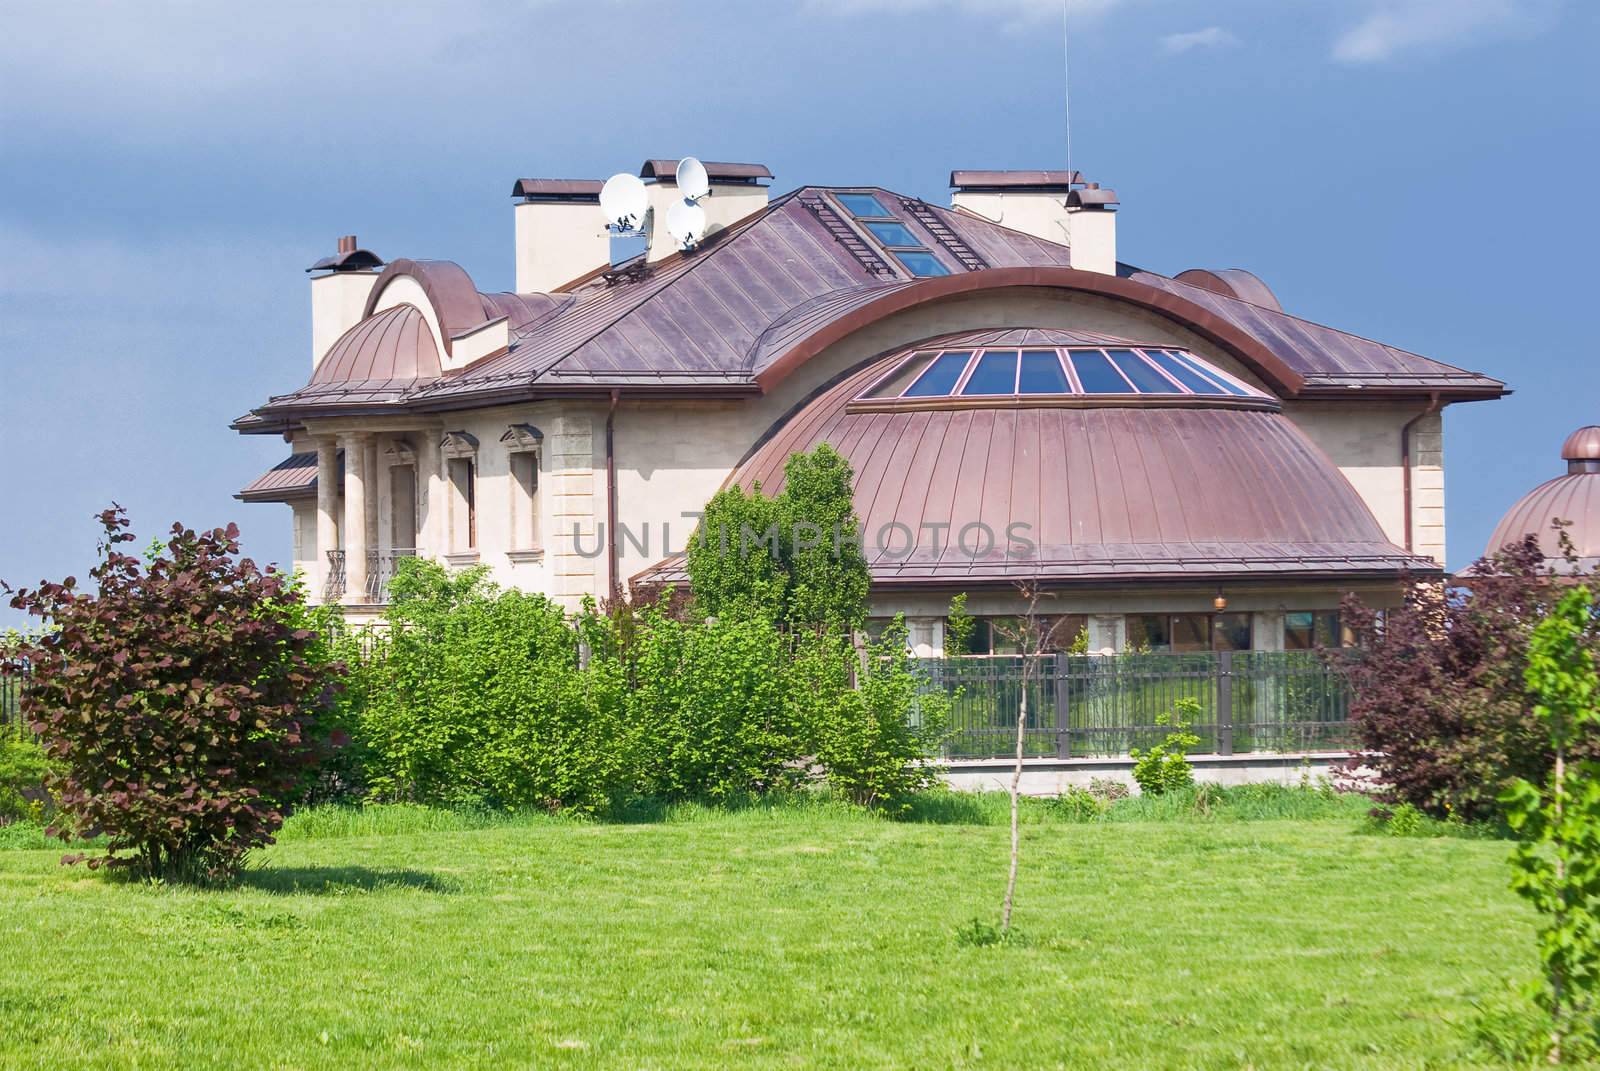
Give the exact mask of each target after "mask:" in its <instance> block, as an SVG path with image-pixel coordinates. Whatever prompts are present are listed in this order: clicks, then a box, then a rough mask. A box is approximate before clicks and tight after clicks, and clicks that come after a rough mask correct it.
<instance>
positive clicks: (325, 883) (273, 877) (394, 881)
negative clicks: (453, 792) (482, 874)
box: [238, 866, 460, 896]
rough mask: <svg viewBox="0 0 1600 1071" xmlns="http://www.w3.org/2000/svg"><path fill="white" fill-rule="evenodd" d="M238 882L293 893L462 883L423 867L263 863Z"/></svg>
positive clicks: (427, 888)
mask: <svg viewBox="0 0 1600 1071" xmlns="http://www.w3.org/2000/svg"><path fill="white" fill-rule="evenodd" d="M238 883H239V885H240V886H242V887H244V888H250V889H260V890H261V891H262V892H269V893H280V894H283V895H293V896H347V895H350V894H352V893H370V892H383V891H385V890H389V889H419V890H421V891H423V892H432V893H453V892H458V891H459V890H460V886H459V885H458V884H457V883H456V882H455V881H453V880H451V879H449V878H441V877H439V876H438V875H436V874H429V873H427V872H426V871H423V870H405V869H393V870H375V869H373V868H371V867H364V866H264V867H254V868H251V869H249V870H246V871H245V872H244V873H243V874H240V875H239V882H238Z"/></svg>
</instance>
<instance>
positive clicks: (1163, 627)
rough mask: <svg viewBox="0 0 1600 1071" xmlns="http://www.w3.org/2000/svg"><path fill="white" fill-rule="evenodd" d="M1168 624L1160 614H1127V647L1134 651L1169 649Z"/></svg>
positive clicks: (1170, 643) (1169, 634) (1170, 644)
mask: <svg viewBox="0 0 1600 1071" xmlns="http://www.w3.org/2000/svg"><path fill="white" fill-rule="evenodd" d="M1170 624H1171V622H1169V621H1168V620H1167V618H1166V617H1164V616H1163V615H1161V614H1129V615H1128V619H1127V628H1128V636H1127V649H1128V650H1130V651H1135V652H1142V651H1166V650H1170V649H1171V647H1172V634H1171V631H1170V627H1169V626H1170Z"/></svg>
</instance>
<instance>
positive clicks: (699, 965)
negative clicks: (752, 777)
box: [0, 807, 1533, 1069]
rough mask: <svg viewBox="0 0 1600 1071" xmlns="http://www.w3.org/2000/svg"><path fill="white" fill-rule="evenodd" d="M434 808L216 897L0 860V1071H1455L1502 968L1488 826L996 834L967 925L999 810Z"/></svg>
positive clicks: (36, 857) (1515, 972)
mask: <svg viewBox="0 0 1600 1071" xmlns="http://www.w3.org/2000/svg"><path fill="white" fill-rule="evenodd" d="M952 812H953V817H956V818H961V817H966V818H967V819H974V818H980V817H983V816H985V815H990V816H992V815H993V814H995V813H997V812H996V810H995V808H993V807H988V808H976V809H972V810H970V811H968V810H963V809H961V808H954V809H952ZM452 822H453V820H450V819H448V818H447V819H444V820H436V819H432V818H429V817H428V816H427V815H420V816H416V815H413V816H412V817H410V818H406V816H404V815H402V816H400V817H399V818H391V817H386V816H383V815H378V816H376V817H370V818H356V819H352V818H350V817H348V816H344V815H339V814H328V813H324V814H322V815H316V814H312V815H309V816H303V817H302V818H300V819H297V824H296V825H295V826H294V827H292V828H291V830H290V831H289V833H290V836H288V837H286V838H285V841H284V843H282V844H280V845H278V846H276V847H274V848H273V849H271V850H270V851H268V852H266V853H264V854H263V855H262V856H261V857H260V859H259V860H258V861H257V865H258V867H259V869H258V870H256V871H254V872H253V873H252V875H251V876H250V878H249V879H248V881H247V882H246V884H245V885H244V886H243V887H241V888H237V889H230V890H226V891H216V892H203V891H192V890H183V889H163V888H151V887H141V886H134V885H127V884H120V883H117V882H113V881H108V880H106V879H105V878H103V877H100V876H97V875H94V874H91V873H89V872H87V871H85V870H83V869H82V868H73V869H64V868H62V867H59V866H58V865H57V864H56V858H57V855H58V854H59V852H55V851H49V852H46V851H8V852H0V1067H5V1068H41V1067H106V1068H113V1067H114V1068H123V1067H140V1068H167V1067H171V1068H211V1067H218V1068H301V1067H305V1068H313V1067H314V1068H341V1069H342V1068H376V1067H437V1068H458V1067H466V1068H506V1067H538V1068H544V1067H557V1068H559V1067H607V1068H610V1067H619V1068H705V1067H720V1066H729V1067H734V1066H737V1067H838V1068H880V1067H881V1068H923V1067H927V1068H942V1067H984V1068H1006V1069H1011V1068H1031V1067H1043V1068H1050V1067H1094V1068H1101V1067H1106V1068H1113V1067H1114V1068H1127V1067H1219V1068H1220V1067H1226V1068H1236V1067H1258V1068H1262V1067H1296V1068H1298V1067H1363V1068H1365V1067H1440V1066H1457V1065H1465V1064H1470V1063H1472V1062H1473V1060H1474V1059H1476V1058H1478V1055H1479V1054H1475V1052H1474V1049H1473V1047H1472V1046H1473V1042H1472V1029H1471V1025H1472V1023H1473V1021H1474V1015H1475V1013H1474V1008H1473V1001H1474V1000H1478V999H1489V1000H1491V1001H1492V1000H1497V999H1501V998H1502V996H1503V994H1504V992H1505V988H1504V986H1505V979H1506V978H1507V977H1513V978H1515V979H1517V980H1519V981H1520V980H1522V979H1524V978H1526V977H1527V976H1528V975H1529V974H1530V973H1531V971H1532V969H1533V950H1532V944H1531V938H1530V933H1531V929H1530V916H1529V914H1528V913H1527V912H1526V911H1525V910H1524V909H1523V908H1522V907H1521V906H1520V905H1519V904H1518V903H1517V902H1516V901H1515V900H1514V898H1513V896H1512V894H1511V893H1510V892H1508V891H1507V889H1506V867H1505V862H1504V860H1505V855H1506V846H1505V844H1503V843H1500V842H1495V841H1491V840H1469V839H1459V838H1443V839H1431V840H1429V839H1395V838H1389V837H1383V836H1375V835H1371V834H1365V833H1362V832H1360V831H1359V829H1358V823H1357V822H1356V821H1355V820H1354V819H1351V818H1349V817H1344V818H1334V819H1325V820H1320V821H1316V820H1298V821H1289V820H1280V821H1249V822H1245V821H1217V820H1210V821H1195V820H1191V821H1164V822H1157V821H1126V822H1112V823H1096V824H1070V823H1065V822H1049V823H1038V822H1036V823H1034V824H1030V825H1029V826H1027V827H1026V829H1025V835H1026V839H1025V841H1024V850H1025V852H1026V862H1025V869H1024V872H1023V877H1022V882H1021V887H1020V892H1019V902H1018V908H1017V925H1018V926H1019V927H1020V928H1021V929H1022V930H1023V931H1024V932H1025V934H1026V935H1027V937H1028V938H1029V941H1028V942H1027V943H1026V944H1024V945H1022V946H1002V947H969V946H963V945H960V944H958V943H957V941H956V939H955V936H954V933H955V930H956V928H957V927H958V925H960V924H961V923H963V922H966V921H968V920H970V919H971V918H973V917H974V916H975V915H981V916H983V917H985V918H993V917H995V915H996V914H997V905H998V901H999V895H1000V892H1001V887H1002V883H1003V880H1004V864H1005V844H1006V832H1005V829H1004V827H1003V826H1000V825H992V824H991V825H977V824H940V823H913V822H905V823H892V822H886V821H881V820H877V819H873V818H869V817H863V816H858V815H854V814H848V813H843V812H840V811H837V810H832V809H828V808H823V807H813V808H802V809H791V810H783V809H778V810H754V811H745V812H740V813H733V814H707V813H705V812H700V811H696V810H693V809H688V810H684V811H681V812H678V813H676V814H673V815H668V816H666V817H665V819H664V820H660V821H655V822H650V823H639V824H631V825H584V824H578V823H572V822H563V821H557V820H539V819H523V820H520V821H516V822H511V823H503V824H500V825H497V826H493V827H490V828H479V829H462V828H457V829H454V830H452V829H449V828H442V829H428V828H425V827H427V826H430V825H436V826H446V827H447V826H449V825H450V824H452ZM454 824H457V825H460V824H463V823H460V822H454ZM386 829H387V830H390V832H387V833H385V832H383V831H384V830H386ZM397 829H398V830H404V831H403V832H394V831H393V830H397Z"/></svg>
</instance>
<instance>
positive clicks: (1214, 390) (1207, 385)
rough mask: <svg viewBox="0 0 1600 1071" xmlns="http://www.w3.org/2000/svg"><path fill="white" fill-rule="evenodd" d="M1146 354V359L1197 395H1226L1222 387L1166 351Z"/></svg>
mask: <svg viewBox="0 0 1600 1071" xmlns="http://www.w3.org/2000/svg"><path fill="white" fill-rule="evenodd" d="M1144 353H1145V356H1146V357H1148V358H1150V359H1151V360H1152V361H1154V362H1155V363H1156V364H1158V365H1160V366H1161V367H1162V368H1164V369H1165V370H1166V371H1167V372H1168V373H1170V374H1171V375H1172V378H1173V379H1176V380H1177V381H1178V382H1179V383H1182V384H1183V385H1184V386H1185V387H1188V388H1189V389H1190V390H1192V391H1194V392H1195V393H1196V394H1224V393H1226V392H1225V391H1224V390H1223V389H1222V388H1221V387H1219V386H1217V385H1216V384H1215V383H1213V382H1211V380H1209V379H1207V378H1206V377H1205V376H1202V375H1201V374H1200V373H1198V372H1196V371H1195V370H1194V369H1192V368H1190V367H1189V366H1188V365H1186V364H1184V363H1183V362H1182V361H1180V360H1178V359H1177V358H1176V357H1174V356H1173V355H1172V354H1170V353H1168V352H1167V351H1166V350H1145V351H1144Z"/></svg>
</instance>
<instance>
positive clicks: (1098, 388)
mask: <svg viewBox="0 0 1600 1071" xmlns="http://www.w3.org/2000/svg"><path fill="white" fill-rule="evenodd" d="M1072 367H1073V368H1074V369H1075V370H1076V371H1077V373H1078V382H1079V383H1082V384H1083V393H1085V394H1127V393H1129V392H1130V391H1132V390H1133V388H1132V387H1130V386H1128V381H1127V380H1125V379H1123V378H1122V376H1121V375H1120V374H1119V373H1118V372H1117V370H1116V369H1115V368H1113V367H1111V361H1110V360H1109V359H1108V358H1107V357H1106V355H1105V354H1103V353H1101V352H1100V351H1099V350H1074V351H1073V353H1072Z"/></svg>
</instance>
